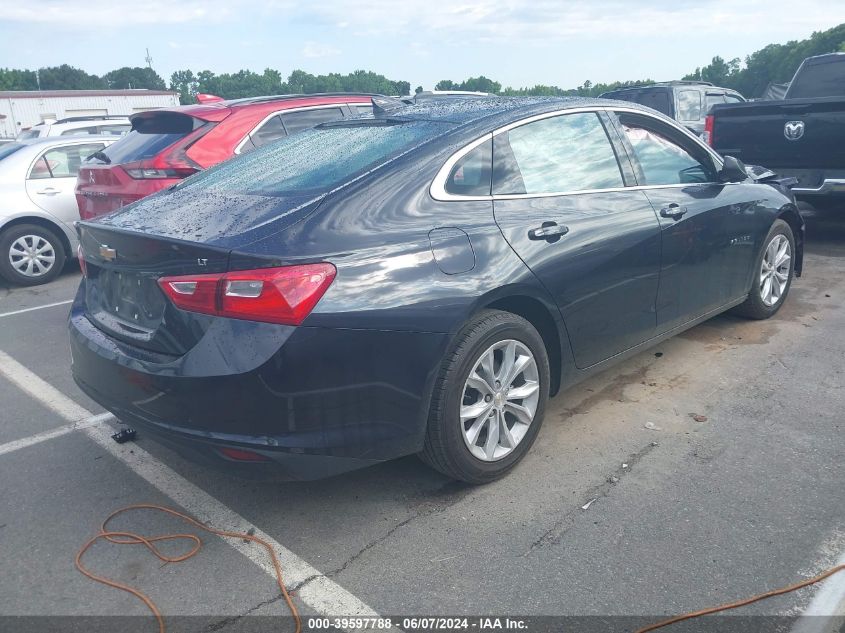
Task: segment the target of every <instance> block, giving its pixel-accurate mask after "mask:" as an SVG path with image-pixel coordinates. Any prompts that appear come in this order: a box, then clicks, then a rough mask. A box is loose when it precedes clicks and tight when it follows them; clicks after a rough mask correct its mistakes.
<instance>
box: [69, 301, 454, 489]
mask: <svg viewBox="0 0 845 633" xmlns="http://www.w3.org/2000/svg"><path fill="white" fill-rule="evenodd" d="M219 321H220V324H219V325H220V327H217V328H214V327H212V328H209V330H208V331H207V332H206V334H205V336H204V337H203V340H202V341H200V343H199V344H197V345H196V346H195V347H194V348H193V349H192V350H191V351H190V352H188V353H187V354H185V355H184V356H181V357H162V356H160V355H154V354H151V353H150V352H145V351H143V350H140V349H137V348H133V347H131V346H127V345H125V344H123V343H121V342H120V341H117V340H115V339H113V338H111V337H109V336H107V335H106V334H105V333H103V332H102V331H100V330H99V329H97V328H96V327H94V325H92V323H91V322H90V321H89V320H88V318H87V317H86V316H85V314H84V311H83V309H82V304H81V302H80V301H79V300H77V302H75V303H74V306H73V309H72V311H71V314H70V318H69V330H70V342H71V352H72V356H73V377H74V379H75V381H76V382H77V384H78V385H79V386H80V388H81V389H82V390H83V391H84V392H85V393H86V394H88V395H89V396H90V397H91V398H92V399H93V400H95V401H96V402H98V403H99V404H101V405H102V406H103V407H104V408H106V409H108V410H109V411H110V412H112V413H113V414H114V415H115V416H116V417H117V418H118V419H120V420H121V421H123V422H125V423H127V424H130V425H133V426H137V427H140V428H141V429H143V430H146V431H149V432H150V434H151V435H154V439H158V440H159V441H160V442H162V443H164V444H166V445H168V446H170V447H172V448H174V449H176V450H177V451H178V452H180V453H181V454H183V455H185V456H186V457H187V458H189V459H191V460H193V461H197V462H200V463H202V464H205V465H207V466H212V467H215V468H218V469H223V470H226V471H227V472H230V473H232V474H238V475H241V476H247V477H262V478H263V477H273V478H276V477H279V476H281V477H283V478H286V479H300V480H306V479H317V478H321V477H327V476H331V475H335V474H338V473H341V472H345V471H348V470H353V469H355V468H361V467H364V466H368V465H370V464H374V463H377V462H380V461H385V460H387V459H392V458H395V457H400V456H403V455H408V454H412V453H416V452H418V451H419V450H421V448H422V443H423V438H424V434H425V424H426V420H427V416H428V402H429V396H430V393H431V388H432V385H433V381H434V377H435V376H436V372H437V369H438V367H439V364H440V360H441V358H442V353H443V348H444V346H445V343H446V335H445V334H434V333H414V332H390V331H370V330H339V329H337V330H336V329H325V328H308V327H298V328H294V327H289V326H278V325H271V324H254V323H249V322H240V323H237V324H232V323H231V320H229V319H220V320H219ZM249 328H252V330H251V331H250V330H249ZM268 347H269V348H270V349H268ZM214 350H216V351H214ZM221 350H222V353H221ZM410 359H413V362H409V360H410ZM225 447H231V448H238V449H242V450H248V451H252V452H254V453H257V454H259V455H261V456H263V457H264V458H266V460H267V461H262V462H242V461H233V460H232V459H229V458H227V457H226V456H224V455H223V454H222V453H221V452H220V449H221V448H225Z"/></svg>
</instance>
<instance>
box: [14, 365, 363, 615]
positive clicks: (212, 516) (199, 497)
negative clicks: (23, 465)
mask: <svg viewBox="0 0 845 633" xmlns="http://www.w3.org/2000/svg"><path fill="white" fill-rule="evenodd" d="M0 375H3V376H5V377H6V378H7V379H9V380H10V381H11V382H12V383H14V384H15V385H16V386H17V387H19V388H20V389H21V390H22V391H24V392H26V393H28V394H29V395H31V396H32V397H33V398H35V399H36V400H38V401H39V402H40V403H42V404H43V405H45V406H47V407H49V408H50V409H52V410H53V411H54V412H56V413H57V414H59V415H60V416H62V417H63V418H65V419H66V420H68V421H74V420H80V419H87V418H91V413H90V412H89V411H87V410H85V409H84V408H83V407H81V406H79V405H78V404H76V403H75V402H74V401H73V400H71V399H70V398H68V397H67V396H65V395H64V394H62V393H61V392H59V391H58V390H57V389H56V388H55V387H53V386H52V385H50V384H48V383H47V382H45V381H44V380H43V379H41V378H40V377H38V376H36V375H35V374H34V373H32V372H31V371H30V370H28V369H27V368H26V367H24V366H23V365H21V364H20V363H19V362H18V361H16V360H15V359H14V358H12V357H11V356H9V355H8V354H5V353H3V352H0ZM82 431H83V432H84V433H85V434H86V435H88V436H89V437H90V438H91V439H92V440H94V441H95V442H96V443H97V444H98V445H99V446H100V447H101V448H103V449H104V450H106V451H107V452H109V453H111V454H112V455H114V456H115V457H117V458H118V459H119V460H120V461H122V462H123V463H124V464H126V466H128V467H129V468H130V469H131V470H132V471H133V472H135V473H136V474H138V475H140V476H141V477H142V478H143V479H145V480H146V481H147V482H149V483H150V484H152V485H153V486H154V487H155V488H157V489H158V490H159V491H161V492H162V493H164V494H165V495H167V496H168V497H170V499H172V500H173V501H174V502H175V503H177V504H178V505H180V506H181V507H182V508H184V509H185V510H186V511H187V512H188V513H189V514H191V515H193V516H194V517H196V518H197V520H199V521H202V522H204V523H208V524H210V525H213V526H214V527H216V528H218V529H221V530H228V531H232V532H247V531H249V530H250V529H251V528H253V527H254V526H253V525H252V524H251V523H250V522H249V521H247V520H246V519H245V518H243V517H242V516H240V515H239V514H237V513H236V512H235V511H234V510H232V509H231V508H229V507H228V506H226V505H224V504H223V503H221V502H220V501H218V500H217V499H215V498H214V497H212V496H211V495H209V494H208V493H207V492H205V491H204V490H202V489H201V488H199V487H197V486H196V485H194V484H193V483H191V482H190V481H188V480H187V479H185V478H184V477H182V476H181V475H179V474H178V473H177V472H176V471H174V470H173V469H171V468H170V467H169V466H166V465H164V464H162V463H161V462H159V461H158V460H157V459H156V458H155V457H153V456H152V455H150V454H149V453H148V452H147V451H145V450H144V449H142V448H141V447H140V446H138V445H137V444H117V443H116V442H115V441H114V440H112V439H111V432H112V431H111V429H110V427H107V426H105V425H88V426H86V427H85V428H84V429H82ZM18 441H19V442H21V441H23V440H18ZM254 534H255V536H257V537H259V538H261V539H264V540H265V541H267V542H268V543H269V544H270V545H271V546H272V547H273V549H274V550H275V551H276V554H277V555H278V557H279V561H280V562H281V564H282V569H283V570H284V574H285V583H286V585H287V586H288V587H293V586H296V585H298V584H299V583H301V582H303V581H305V580H307V579H309V578H311V579H312V580H310V581H309V582H308V583H307V584H305V585H303V586H302V587H301V588H300V589H299V591H297V595H298V597H299V599H300V600H301V601H302V602H304V603H305V604H306V605H308V606H310V607H311V608H312V609H314V610H315V611H317V612H318V613H319V614H321V615H326V616H367V617H377V614H376V612H375V611H374V610H373V609H371V608H370V607H369V606H367V605H366V604H364V603H363V602H362V601H361V600H359V599H358V598H356V597H355V596H353V595H352V594H351V593H349V592H348V591H346V590H345V589H344V588H343V587H341V586H340V585H338V584H337V583H336V582H334V581H333V580H331V579H330V578H327V577H326V576H324V575H323V574H322V573H321V572H319V571H318V570H317V569H316V568H314V567H312V566H311V565H309V564H308V563H307V562H305V561H304V560H302V559H301V558H299V557H298V556H297V555H296V554H294V553H293V552H291V551H290V550H288V549H287V548H285V547H283V546H282V545H281V544H280V543H278V542H276V540H275V539H273V538H272V537H271V536H269V535H267V534H266V533H264V532H262V531H261V530H257V529H256V530H255V532H254ZM224 540H225V541H226V543H228V544H229V545H231V546H232V547H234V548H235V549H236V550H238V551H239V552H241V553H242V554H243V555H244V556H246V557H247V558H249V559H250V560H251V561H252V562H253V563H255V564H256V565H258V566H259V567H260V568H261V569H263V570H264V571H265V572H266V573H267V574H269V575H270V576H272V577H273V578H275V572H274V570H273V566H272V564H271V563H270V561H269V560H265V558H264V556H262V555H261V552H260V551H259V550H258V549H255V548H252V547H250V545H249V543H244V542H242V541H241V540H239V539H224Z"/></svg>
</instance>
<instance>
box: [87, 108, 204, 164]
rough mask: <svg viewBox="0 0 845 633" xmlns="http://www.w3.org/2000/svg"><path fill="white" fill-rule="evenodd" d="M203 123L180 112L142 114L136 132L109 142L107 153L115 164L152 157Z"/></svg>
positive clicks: (133, 130) (136, 124)
mask: <svg viewBox="0 0 845 633" xmlns="http://www.w3.org/2000/svg"><path fill="white" fill-rule="evenodd" d="M203 124H204V121H201V120H200V119H195V118H194V117H191V116H188V115H186V114H181V113H178V112H156V113H155V114H151V115H149V116H138V117H136V118H134V119H133V120H132V131H131V132H129V133H128V134H127V135H126V136H124V137H123V138H122V139H120V140H119V141H117V142H116V143H113V144H111V145H109V146H108V147H107V148H106V149H105V150H104V152H103V153H104V154H105V155H106V156H107V157H108V158H109V160H110V161H111V163H112V164H122V163H130V162H134V161H138V160H144V159H145V158H152V157H153V156H155V155H156V154H158V153H159V152H161V151H162V150H164V149H166V148H167V147H170V146H171V145H173V144H174V143H175V142H176V141H178V140H179V139H182V138H184V137H186V136H187V135H188V134H190V133H191V132H192V131H193V130H195V129H196V128H198V127H200V126H202V125H203Z"/></svg>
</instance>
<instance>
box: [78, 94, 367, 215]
mask: <svg viewBox="0 0 845 633" xmlns="http://www.w3.org/2000/svg"><path fill="white" fill-rule="evenodd" d="M373 96H378V95H365V94H348V93H345V94H318V95H282V96H275V97H255V98H250V99H237V100H233V101H222V100H220V101H216V102H212V103H200V104H196V105H188V106H180V107H177V108H167V109H162V110H151V111H149V112H140V113H138V114H135V115H133V116H132V117H131V120H132V131H131V132H129V133H128V134H127V135H126V136H124V137H123V138H122V139H121V140H120V141H118V142H117V143H114V144H113V145H110V146H109V147H107V148H106V149H105V150H103V151H102V152H98V153H97V154H95V155H94V156H93V157H92V158H91V160H89V161H86V163H85V164H84V165H83V167H82V168H81V169H80V170H79V177H78V179H77V181H76V199H77V202H78V203H79V214H80V216H81V217H82V219H83V220H89V219H91V218H95V217H97V216H100V215H104V214H106V213H111V212H112V211H116V210H117V209H119V208H121V207H123V206H125V205H127V204H129V203H130V202H135V201H136V200H140V199H141V198H144V197H146V196H148V195H150V194H152V193H155V192H156V191H160V190H161V189H166V188H167V187H169V186H171V185H173V184H175V183H177V182H179V181H180V180H181V179H183V178H185V177H187V176H190V175H191V174H194V173H196V172H198V171H201V170H203V169H207V168H208V167H211V166H212V165H216V164H217V163H219V162H222V161H224V160H226V159H227V158H231V157H232V156H234V155H236V154H241V153H244V152H247V151H249V150H251V149H254V148H256V147H259V146H261V145H263V144H265V143H268V142H270V141H274V140H276V139H279V138H282V137H285V136H289V135H291V134H295V133H296V132H299V131H301V130H304V129H307V128H310V127H314V126H315V125H317V124H319V123H323V122H325V121H333V120H337V119H342V118H345V117H352V116H357V115H359V114H364V113H372V111H373V105H372V97H373Z"/></svg>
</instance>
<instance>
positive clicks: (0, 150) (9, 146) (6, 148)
mask: <svg viewBox="0 0 845 633" xmlns="http://www.w3.org/2000/svg"><path fill="white" fill-rule="evenodd" d="M24 147H26V145H23V144H21V143H3V144H2V145H0V160H3V159H4V158H6V156H9V155H10V154H14V153H15V152H17V151H18V150H19V149H22V148H24Z"/></svg>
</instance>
